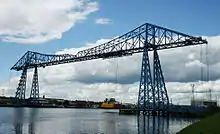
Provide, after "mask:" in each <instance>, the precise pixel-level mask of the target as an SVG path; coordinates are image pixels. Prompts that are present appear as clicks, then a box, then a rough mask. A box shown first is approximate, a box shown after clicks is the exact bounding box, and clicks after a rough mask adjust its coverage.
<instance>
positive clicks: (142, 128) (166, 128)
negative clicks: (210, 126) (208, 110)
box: [137, 116, 197, 134]
mask: <svg viewBox="0 0 220 134" xmlns="http://www.w3.org/2000/svg"><path fill="white" fill-rule="evenodd" d="M195 121H197V120H196V119H189V118H177V117H159V116H155V117H153V116H138V117H137V124H138V134H170V133H174V132H178V131H179V130H180V129H182V128H183V127H184V126H187V125H189V124H191V123H193V122H195Z"/></svg>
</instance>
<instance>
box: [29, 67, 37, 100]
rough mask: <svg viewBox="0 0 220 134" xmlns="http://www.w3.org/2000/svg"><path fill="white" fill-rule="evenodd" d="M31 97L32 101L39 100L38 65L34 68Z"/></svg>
mask: <svg viewBox="0 0 220 134" xmlns="http://www.w3.org/2000/svg"><path fill="white" fill-rule="evenodd" d="M30 99H31V103H38V100H39V83H38V71H37V67H35V68H34V74H33V80H32V86H31V94H30Z"/></svg>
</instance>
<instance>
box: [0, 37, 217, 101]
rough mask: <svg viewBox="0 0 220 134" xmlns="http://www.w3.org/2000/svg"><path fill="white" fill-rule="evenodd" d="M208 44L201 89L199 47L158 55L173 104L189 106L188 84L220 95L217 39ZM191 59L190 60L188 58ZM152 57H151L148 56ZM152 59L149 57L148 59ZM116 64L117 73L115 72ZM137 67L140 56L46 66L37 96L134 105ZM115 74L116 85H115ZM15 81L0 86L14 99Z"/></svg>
mask: <svg viewBox="0 0 220 134" xmlns="http://www.w3.org/2000/svg"><path fill="white" fill-rule="evenodd" d="M206 38H207V39H208V41H209V52H210V53H208V57H209V61H210V75H211V79H212V82H209V83H205V84H203V85H201V82H200V81H199V80H200V75H201V74H200V69H201V68H200V66H201V65H203V66H204V67H206V64H205V62H204V61H201V59H200V52H199V51H200V47H199V46H194V47H186V48H177V49H172V50H164V51H160V52H159V55H160V60H161V64H162V69H163V71H164V77H165V80H166V84H167V90H168V93H169V96H170V98H172V101H173V102H174V103H180V104H189V100H190V99H191V93H190V92H191V86H190V84H191V83H195V84H196V87H195V88H196V91H206V90H208V88H211V89H212V90H213V97H214V98H216V96H219V95H220V94H219V93H220V90H219V89H220V71H219V68H220V60H219V58H218V57H220V53H219V52H220V46H219V45H218V42H220V36H216V37H206ZM106 41H108V39H101V40H98V41H97V42H95V43H86V45H85V46H83V47H81V48H70V49H64V50H61V51H59V52H57V53H56V54H62V53H71V54H76V52H77V51H79V50H82V49H85V48H87V47H92V46H95V45H97V44H100V43H103V42H106ZM192 55H193V56H192ZM150 56H152V53H150ZM151 58H152V57H151ZM117 63H118V70H116V68H117ZM140 67H141V54H135V55H133V56H129V57H122V58H117V59H108V60H102V59H98V60H92V61H84V62H78V63H70V64H63V65H56V66H50V67H46V68H40V69H39V80H40V93H41V96H42V95H43V94H45V95H46V96H48V97H59V98H68V99H73V100H74V99H85V98H88V99H89V100H95V101H102V100H104V99H105V97H107V95H108V97H115V98H116V99H118V100H120V101H121V100H122V101H123V102H132V103H134V102H136V101H137V93H138V87H139V86H138V85H139V77H140ZM116 72H117V75H118V79H117V81H118V84H115V82H116ZM28 78H29V81H28V85H29V87H28V90H27V92H28V93H27V95H28V96H29V93H30V85H31V78H32V73H29V76H28ZM17 84H18V78H15V77H13V79H12V80H11V81H10V84H9V83H2V84H0V89H2V88H4V89H5V91H6V95H11V96H14V93H15V87H17ZM206 96H207V93H203V94H202V93H197V94H196V97H197V98H200V97H206Z"/></svg>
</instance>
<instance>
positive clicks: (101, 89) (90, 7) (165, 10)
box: [0, 0, 220, 104]
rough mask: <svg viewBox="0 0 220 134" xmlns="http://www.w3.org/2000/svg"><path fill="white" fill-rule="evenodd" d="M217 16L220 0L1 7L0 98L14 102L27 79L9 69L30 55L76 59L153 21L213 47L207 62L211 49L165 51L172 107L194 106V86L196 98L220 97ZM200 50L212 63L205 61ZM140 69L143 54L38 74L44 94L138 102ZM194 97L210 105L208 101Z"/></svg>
mask: <svg viewBox="0 0 220 134" xmlns="http://www.w3.org/2000/svg"><path fill="white" fill-rule="evenodd" d="M219 13H220V2H219V1H218V0H213V1H212V2H210V1H207V0H200V1H199V2H198V1H192V0H184V1H176V0H169V1H159V0H154V1H150V0H136V1H122V0H109V1H105V0H37V1H33V0H16V1H14V0H0V41H1V42H0V51H1V53H0V61H1V66H0V74H1V75H0V93H1V92H2V93H3V90H2V91H1V89H4V94H5V95H6V96H14V94H15V91H16V87H17V84H18V80H19V76H20V73H21V72H16V71H13V70H10V68H11V67H12V66H13V65H14V64H15V63H16V62H17V61H18V60H19V58H20V57H21V56H22V55H23V54H24V53H25V52H26V51H28V50H31V51H36V52H40V53H48V54H60V53H70V54H75V53H76V52H77V51H79V50H83V49H85V48H88V47H89V46H95V45H99V44H100V43H104V42H106V41H108V40H111V39H112V38H114V37H116V36H119V35H122V34H124V33H126V32H128V31H130V30H132V29H134V28H135V27H137V26H139V25H141V24H144V23H146V22H147V23H152V24H156V25H160V26H163V27H166V28H170V29H173V30H176V31H180V32H182V33H186V34H190V35H194V36H203V37H204V38H205V39H207V40H208V42H209V44H208V53H207V55H205V50H206V48H205V46H203V47H202V48H201V47H200V46H196V47H187V48H178V49H174V50H173V49H172V50H165V51H161V52H159V54H160V59H161V64H162V69H163V71H164V77H165V81H166V85H167V90H168V93H169V97H170V98H172V101H173V102H174V103H181V104H188V103H189V101H190V99H191V98H190V96H191V94H190V92H191V86H190V85H191V84H192V83H194V84H196V86H195V88H196V90H197V91H203V90H208V88H211V89H212V90H213V98H216V97H217V96H218V95H219V93H218V92H219V91H220V90H219V87H220V71H219V67H220V60H219V58H218V57H219V56H220V54H219V51H220V46H219V42H220V26H219V24H220V18H219V17H218V15H219ZM201 51H202V55H203V56H202V57H205V56H207V57H208V61H209V62H206V61H205V60H204V59H205V58H201V55H200V53H201ZM173 57H175V58H173ZM208 63H209V68H210V81H209V82H201V81H200V80H201V69H203V70H206V68H207V64H208ZM117 65H118V69H116V68H117ZM131 65H132V66H131ZM140 67H141V55H140V54H136V55H134V56H132V57H123V58H116V59H110V60H93V61H86V62H82V63H71V64H65V65H57V66H51V67H47V68H45V69H41V68H40V69H39V81H40V95H41V96H42V95H46V96H47V97H58V98H65V99H71V100H75V99H89V100H94V101H102V100H104V99H105V97H115V98H116V99H117V100H119V101H123V102H132V103H136V101H137V92H138V84H139V77H140ZM32 72H33V70H30V72H29V73H28V85H27V86H28V87H27V94H26V96H29V94H30V93H29V92H30V86H31V78H32ZM116 72H117V75H118V77H117V79H118V80H117V81H116V80H115V79H116ZM205 73H206V72H204V74H205ZM185 92H187V93H185ZM196 96H197V98H204V97H206V96H207V94H204V93H203V94H201V93H198V94H196Z"/></svg>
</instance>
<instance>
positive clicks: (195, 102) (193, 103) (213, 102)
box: [191, 100, 217, 107]
mask: <svg viewBox="0 0 220 134" xmlns="http://www.w3.org/2000/svg"><path fill="white" fill-rule="evenodd" d="M191 106H197V107H208V106H217V101H216V100H191Z"/></svg>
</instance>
